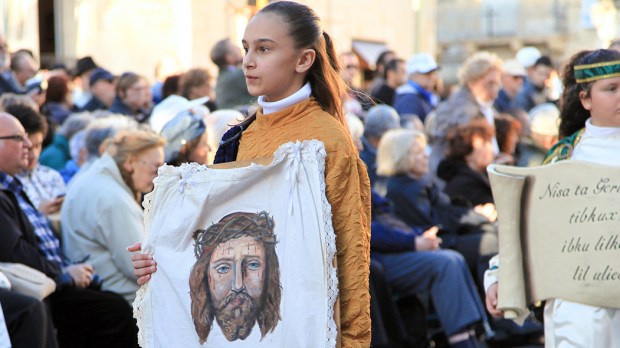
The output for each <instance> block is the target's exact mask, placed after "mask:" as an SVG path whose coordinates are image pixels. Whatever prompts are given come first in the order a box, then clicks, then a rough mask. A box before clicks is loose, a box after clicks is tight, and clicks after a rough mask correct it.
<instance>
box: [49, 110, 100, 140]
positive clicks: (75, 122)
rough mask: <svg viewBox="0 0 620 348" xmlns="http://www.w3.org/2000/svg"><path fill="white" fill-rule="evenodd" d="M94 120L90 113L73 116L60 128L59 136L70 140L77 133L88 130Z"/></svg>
mask: <svg viewBox="0 0 620 348" xmlns="http://www.w3.org/2000/svg"><path fill="white" fill-rule="evenodd" d="M92 120H93V116H92V115H91V114H90V113H89V112H80V113H76V114H71V115H69V117H67V119H66V120H65V122H63V123H62V125H61V126H60V128H58V134H60V135H62V136H63V137H65V138H67V140H69V139H71V137H73V135H74V134H75V133H77V132H79V131H81V130H82V129H84V128H86V127H87V126H88V124H89V123H90V122H91V121H92Z"/></svg>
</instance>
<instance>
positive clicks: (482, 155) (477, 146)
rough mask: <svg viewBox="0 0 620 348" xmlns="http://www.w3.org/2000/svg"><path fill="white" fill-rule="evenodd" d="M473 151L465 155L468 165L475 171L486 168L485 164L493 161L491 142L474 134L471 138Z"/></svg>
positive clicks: (481, 170) (482, 170)
mask: <svg viewBox="0 0 620 348" xmlns="http://www.w3.org/2000/svg"><path fill="white" fill-rule="evenodd" d="M471 145H472V147H473V151H472V152H471V153H470V154H469V155H467V156H466V157H465V161H466V162H467V164H468V165H469V167H470V168H471V169H473V170H475V171H477V172H482V173H484V171H485V170H486V168H487V166H488V165H489V164H491V162H493V144H492V143H491V141H489V140H486V139H484V138H482V137H481V136H479V135H475V136H474V137H473V138H472V139H471Z"/></svg>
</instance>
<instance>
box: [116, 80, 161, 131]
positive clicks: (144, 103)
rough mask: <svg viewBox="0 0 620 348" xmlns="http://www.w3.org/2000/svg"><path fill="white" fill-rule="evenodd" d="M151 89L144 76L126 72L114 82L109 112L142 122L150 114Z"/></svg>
mask: <svg viewBox="0 0 620 348" xmlns="http://www.w3.org/2000/svg"><path fill="white" fill-rule="evenodd" d="M151 104H152V101H151V89H150V87H149V84H148V82H147V80H146V78H145V77H144V76H141V75H138V74H135V73H132V72H126V73H124V74H122V75H121V76H120V77H119V78H118V82H117V83H116V97H115V98H114V101H113V102H112V106H110V112H112V113H114V114H121V115H126V116H133V118H134V119H135V120H136V121H138V122H140V123H142V122H145V121H146V120H147V119H148V117H149V116H150V114H151V109H152V105H151Z"/></svg>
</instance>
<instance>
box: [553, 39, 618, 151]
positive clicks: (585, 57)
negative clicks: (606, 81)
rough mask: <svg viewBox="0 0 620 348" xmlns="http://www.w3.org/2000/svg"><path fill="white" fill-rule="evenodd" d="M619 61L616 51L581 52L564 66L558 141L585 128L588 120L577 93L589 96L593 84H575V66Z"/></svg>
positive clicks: (588, 115) (588, 114)
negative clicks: (584, 93) (582, 92)
mask: <svg viewBox="0 0 620 348" xmlns="http://www.w3.org/2000/svg"><path fill="white" fill-rule="evenodd" d="M614 60H620V52H618V51H616V50H603V49H601V50H594V51H581V52H579V53H577V54H575V55H574V56H573V57H572V58H571V59H570V61H569V63H568V64H566V68H565V69H564V73H563V75H562V84H563V85H564V91H563V92H562V95H561V96H560V139H561V138H564V137H567V136H569V135H571V134H573V133H575V132H576V131H578V130H580V129H581V128H583V127H585V125H586V120H587V119H588V118H590V111H588V110H586V109H585V108H584V107H583V105H582V104H581V98H580V97H579V92H581V91H584V92H586V96H590V90H591V88H592V85H593V84H594V82H595V81H593V82H584V83H577V81H576V80H575V65H588V64H597V63H604V62H611V61H614Z"/></svg>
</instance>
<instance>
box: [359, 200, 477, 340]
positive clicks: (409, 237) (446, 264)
mask: <svg viewBox="0 0 620 348" xmlns="http://www.w3.org/2000/svg"><path fill="white" fill-rule="evenodd" d="M440 244H441V238H439V237H437V227H435V226H434V227H431V228H430V229H428V230H426V231H422V229H420V228H416V227H410V226H407V224H405V223H404V222H402V221H401V220H399V219H398V218H397V217H396V216H394V214H393V213H392V206H391V204H390V202H389V201H388V200H386V199H385V198H383V197H381V196H379V195H378V194H377V193H375V192H373V193H372V223H371V239H370V248H371V255H372V258H373V259H376V260H377V261H379V262H380V263H381V264H382V265H383V272H384V274H385V277H386V279H387V281H388V283H389V284H390V286H391V288H392V291H393V293H394V295H395V296H397V297H399V298H402V297H406V296H409V295H413V294H420V293H423V294H429V295H430V296H431V298H432V300H433V304H434V306H435V310H436V311H437V315H438V316H439V321H440V322H441V325H442V326H443V329H444V331H445V333H446V336H447V337H448V341H449V343H450V346H451V347H472V348H473V347H478V343H477V341H476V337H475V336H474V335H472V334H470V333H469V329H470V328H472V327H473V326H474V325H475V324H479V323H484V324H486V323H487V319H486V314H485V312H484V308H483V306H482V303H481V301H480V297H478V293H477V291H476V285H475V283H474V281H473V279H472V277H471V274H470V272H469V269H468V268H467V264H466V262H465V260H464V259H463V256H461V254H459V253H457V252H455V251H452V250H440V249H439V245H440ZM486 327H488V326H486V325H485V328H486Z"/></svg>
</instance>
